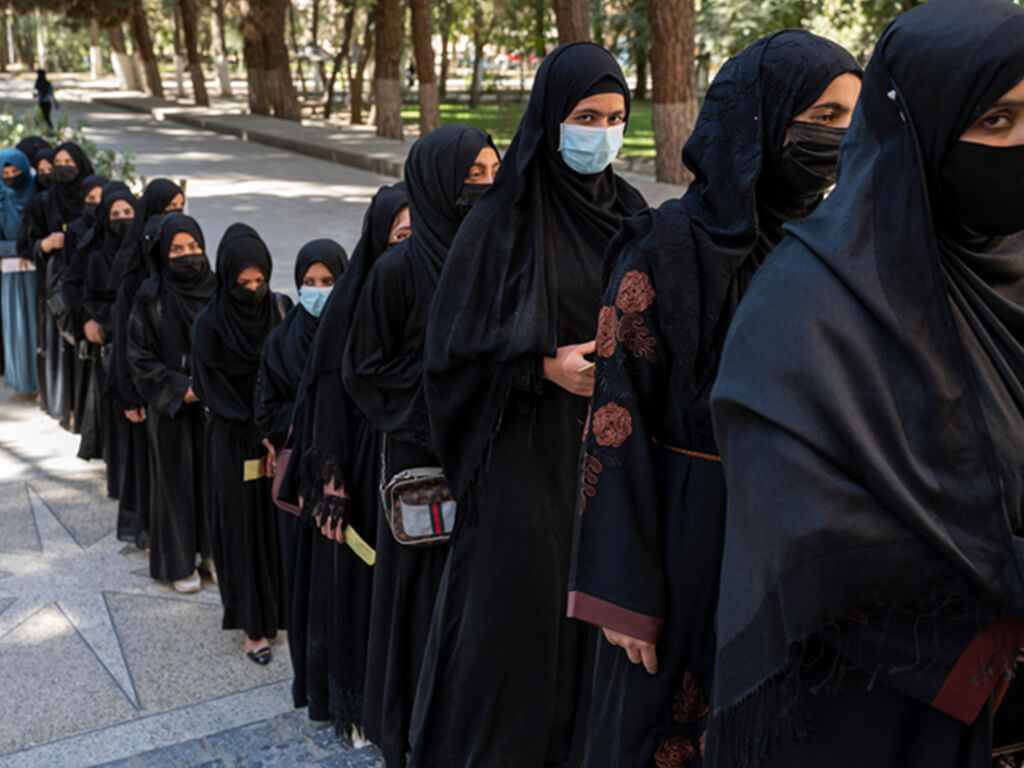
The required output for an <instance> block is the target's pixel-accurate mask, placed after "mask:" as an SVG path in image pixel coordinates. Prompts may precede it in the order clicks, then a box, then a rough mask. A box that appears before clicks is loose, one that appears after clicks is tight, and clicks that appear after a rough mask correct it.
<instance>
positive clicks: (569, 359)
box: [544, 341, 595, 397]
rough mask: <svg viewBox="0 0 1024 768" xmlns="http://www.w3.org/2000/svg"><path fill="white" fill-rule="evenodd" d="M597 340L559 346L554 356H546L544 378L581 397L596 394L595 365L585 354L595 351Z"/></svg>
mask: <svg viewBox="0 0 1024 768" xmlns="http://www.w3.org/2000/svg"><path fill="white" fill-rule="evenodd" d="M594 348H595V342H593V341H588V342H586V343H585V344H569V345H568V346H565V347H559V348H558V351H557V352H556V353H555V356H554V357H545V358H544V378H545V379H548V380H549V381H553V382H555V384H557V385H558V386H560V387H561V388H562V389H564V390H565V391H566V392H571V393H572V394H574V395H579V396H580V397H590V396H591V395H592V394H594V365H593V363H591V362H590V361H589V360H587V358H585V357H584V355H589V354H591V353H592V352H593V351H594Z"/></svg>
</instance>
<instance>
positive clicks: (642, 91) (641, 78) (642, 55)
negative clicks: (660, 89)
mask: <svg viewBox="0 0 1024 768" xmlns="http://www.w3.org/2000/svg"><path fill="white" fill-rule="evenodd" d="M633 62H634V63H635V64H636V88H635V89H634V91H633V98H634V99H636V100H637V101H642V100H644V99H646V98H647V50H646V49H645V48H644V47H643V46H642V45H639V44H637V45H634V46H633Z"/></svg>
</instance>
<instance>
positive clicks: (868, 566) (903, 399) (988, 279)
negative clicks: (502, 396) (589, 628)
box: [708, 0, 1024, 762]
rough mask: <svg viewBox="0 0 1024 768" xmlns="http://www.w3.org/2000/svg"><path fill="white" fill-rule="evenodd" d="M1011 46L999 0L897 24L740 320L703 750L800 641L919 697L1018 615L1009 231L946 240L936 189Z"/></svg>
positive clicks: (1016, 398)
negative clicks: (995, 621)
mask: <svg viewBox="0 0 1024 768" xmlns="http://www.w3.org/2000/svg"><path fill="white" fill-rule="evenodd" d="M1021 40H1024V9H1021V8H1019V7H1017V6H1014V5H1012V4H1010V3H1009V2H1006V1H1005V0H972V1H971V2H966V1H965V0H933V1H932V2H929V3H926V4H924V5H922V6H920V7H918V8H916V9H915V10H913V11H910V12H909V13H907V14H905V15H904V16H902V17H900V18H899V19H897V20H896V21H895V22H893V24H892V25H891V26H890V27H889V29H888V30H887V32H886V33H885V34H884V35H883V37H882V39H881V40H880V41H879V43H878V45H877V47H876V49H875V54H874V56H873V57H872V59H871V63H870V65H869V66H868V68H867V71H866V73H865V76H864V89H863V91H862V94H861V99H860V106H859V107H858V109H857V111H856V112H855V114H854V118H853V122H852V124H851V126H850V129H849V132H848V134H847V138H846V141H845V143H844V144H843V148H842V152H841V155H840V173H839V183H838V186H837V187H836V189H835V191H834V192H833V193H832V194H831V195H830V196H829V198H828V199H827V200H826V201H825V202H824V203H822V205H821V206H820V207H819V208H818V210H817V211H816V212H815V213H813V214H812V215H811V216H809V217H808V218H806V219H804V220H802V221H800V222H799V223H796V224H791V225H789V227H788V229H789V231H790V233H791V235H792V236H790V237H787V238H786V239H785V240H783V242H782V243H781V244H780V245H779V247H778V248H777V249H776V250H775V251H774V252H773V253H772V254H771V255H770V256H769V258H768V260H767V261H766V263H765V265H764V267H762V268H761V270H760V272H759V273H758V275H757V277H756V279H755V280H754V282H753V283H752V285H751V287H750V290H749V291H748V293H747V295H746V297H745V299H744V301H743V304H742V305H741V306H740V308H739V311H738V312H737V315H736V318H735V320H734V321H733V324H732V328H731V329H730V332H729V336H728V341H727V343H726V347H725V351H724V353H723V359H722V364H721V369H720V373H719V379H718V382H717V383H716V385H715V388H714V391H713V393H712V413H713V416H714V421H715V433H716V436H717V437H718V440H719V444H720V446H721V449H722V454H723V458H724V461H725V470H726V479H727V482H728V488H729V505H728V515H727V521H726V542H725V550H724V563H723V567H722V580H721V593H722V596H723V599H722V600H721V602H720V604H719V612H718V620H717V628H718V660H717V663H716V681H715V694H714V703H715V717H714V718H713V721H714V722H715V723H716V725H715V726H714V727H715V731H714V733H713V734H712V739H711V743H709V745H708V752H709V754H710V753H711V752H712V750H713V749H715V744H716V743H718V742H720V743H722V744H725V745H729V744H731V745H732V746H733V747H736V746H737V745H741V746H743V747H745V748H746V749H747V750H748V751H750V752H756V751H757V747H756V746H753V745H756V744H757V743H758V742H759V741H760V740H761V739H763V738H764V737H765V735H766V734H765V733H764V732H759V730H758V729H759V728H761V729H764V728H770V727H771V725H770V724H771V723H772V722H773V720H772V719H771V718H769V719H761V718H762V717H763V716H764V715H766V714H767V713H772V712H775V713H776V714H777V713H778V712H779V711H781V709H782V708H784V707H785V706H786V702H785V701H780V700H779V696H778V694H779V691H780V690H785V689H786V686H785V685H784V684H783V683H782V682H780V681H785V680H787V679H791V678H790V675H791V674H793V673H795V671H796V670H797V669H798V667H799V664H798V662H796V661H794V658H793V655H792V654H793V652H794V649H795V648H798V647H799V646H800V644H802V643H804V642H805V641H806V640H807V639H808V638H809V637H810V636H812V635H821V636H823V637H824V639H825V640H826V642H828V643H830V644H833V645H834V646H836V647H837V648H838V650H839V651H840V652H841V653H842V654H843V655H845V656H846V657H847V658H848V659H850V660H851V661H852V662H853V663H855V664H857V665H858V666H859V667H861V668H862V669H864V670H866V671H867V672H868V674H873V675H877V676H878V677H879V678H880V679H881V680H882V681H883V682H885V683H886V684H887V685H889V686H891V687H893V688H895V689H897V690H899V691H900V692H902V693H904V694H905V695H907V696H909V697H912V698H915V699H918V700H919V701H923V702H925V703H931V701H932V700H933V697H934V696H935V694H936V692H937V690H938V688H939V687H940V686H941V684H942V682H943V681H944V680H945V678H946V676H947V675H948V673H949V671H950V669H951V668H952V666H953V665H954V663H955V662H956V660H957V658H958V656H959V655H960V653H961V652H963V651H964V649H965V648H966V646H967V644H968V642H969V641H970V639H971V638H972V637H973V636H974V634H975V633H977V631H978V629H979V627H980V626H981V625H982V624H984V623H985V622H987V621H988V620H989V619H991V618H993V617H994V616H996V615H998V614H1000V613H1002V612H1008V613H1010V614H1012V615H1014V616H1016V617H1018V618H1024V566H1022V562H1024V540H1022V539H1021V538H1020V534H1021V529H1020V527H1019V526H1020V522H1019V521H1020V511H1021V505H1022V499H1021V489H1022V487H1024V486H1022V481H1024V478H1022V474H1024V471H1022V467H1021V463H1020V457H1021V456H1022V455H1024V424H1022V415H1021V414H1022V411H1024V245H1022V243H1021V242H1020V236H1017V237H1016V238H1008V239H1005V240H998V241H988V242H986V243H983V244H974V245H968V244H966V243H964V242H960V243H957V244H956V245H955V246H950V245H949V244H948V242H944V241H945V240H947V239H946V238H944V237H943V238H940V236H939V235H938V232H939V228H940V226H941V225H943V217H944V214H943V212H942V211H943V206H942V201H941V198H937V197H936V195H935V193H936V192H937V191H938V190H939V186H938V184H937V179H938V176H939V172H940V169H941V168H942V166H943V164H944V162H945V160H946V157H947V155H948V154H949V152H950V150H951V149H952V148H953V147H954V145H955V144H956V142H957V141H958V138H959V136H960V135H961V134H962V133H963V132H964V131H965V130H966V129H967V128H968V127H969V126H970V125H972V124H973V123H974V121H976V120H977V119H978V117H979V116H980V115H981V114H982V113H983V112H984V111H985V110H986V109H987V108H989V107H990V106H991V105H992V104H993V103H994V102H995V101H996V100H997V99H998V97H999V96H1001V95H1002V94H1003V93H1005V92H1006V91H1007V90H1009V89H1010V88H1011V87H1012V86H1013V85H1014V84H1015V83H1016V82H1018V81H1019V80H1020V79H1021V78H1022V77H1024V47H1022V45H1021ZM1011 254H1012V255H1011ZM1013 521H1016V523H1017V526H1018V527H1017V530H1016V532H1015V531H1014V530H1013ZM1014 645H1015V643H1012V642H1006V643H1005V645H1003V647H1002V648H1000V649H999V650H998V652H999V653H1001V654H1003V655H1002V657H1001V660H1012V658H1013V656H1014V655H1015V648H1014ZM1011 663H1012V662H1011ZM972 664H973V665H974V666H975V667H977V668H978V669H979V670H982V669H985V668H987V667H988V664H989V659H987V658H983V657H982V656H981V655H980V654H979V657H978V659H977V660H976V663H975V662H972ZM996 666H998V668H995V667H996ZM1003 669H1004V667H1003V665H1002V663H1000V664H998V665H993V668H992V669H990V670H989V672H984V673H982V674H978V675H977V676H976V678H977V684H978V685H982V684H983V683H984V682H985V680H984V678H985V677H986V674H989V673H992V672H993V670H994V674H1000V673H1001V672H1002V671H1003ZM984 698H985V697H984V696H983V699H984ZM790 703H791V702H790ZM775 722H777V720H776V721H775ZM755 757H756V755H753V756H752V755H749V754H746V755H744V754H743V753H742V752H741V753H740V759H741V762H742V761H743V759H744V758H745V759H746V760H747V762H754V761H755V760H754V758H755Z"/></svg>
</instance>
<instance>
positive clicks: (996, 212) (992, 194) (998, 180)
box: [942, 141, 1024, 237]
mask: <svg viewBox="0 0 1024 768" xmlns="http://www.w3.org/2000/svg"><path fill="white" fill-rule="evenodd" d="M942 186H943V190H942V191H943V196H944V197H945V199H946V201H947V203H948V205H949V208H950V210H949V212H950V213H951V214H952V215H953V216H954V217H955V219H956V220H957V221H958V222H960V224H961V225H962V226H964V227H966V228H967V229H968V230H970V231H971V232H973V233H975V234H978V235H986V236H990V237H991V236H994V235H1010V234H1013V233H1014V232H1020V231H1021V230H1024V146H1017V147H990V146H988V145H986V144H975V143H973V142H969V141H958V142H957V143H956V146H954V147H953V149H952V150H950V152H949V156H948V157H947V158H946V163H945V165H943V167H942Z"/></svg>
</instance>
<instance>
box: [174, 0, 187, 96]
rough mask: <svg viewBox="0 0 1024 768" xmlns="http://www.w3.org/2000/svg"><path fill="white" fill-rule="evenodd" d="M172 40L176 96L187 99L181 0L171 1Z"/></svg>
mask: <svg viewBox="0 0 1024 768" xmlns="http://www.w3.org/2000/svg"><path fill="white" fill-rule="evenodd" d="M171 21H172V23H173V29H172V30H171V31H172V35H171V36H172V40H173V43H174V83H175V89H174V95H175V97H176V98H179V99H184V98H185V64H184V59H185V57H184V56H183V55H182V53H181V50H182V49H181V0H171Z"/></svg>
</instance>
